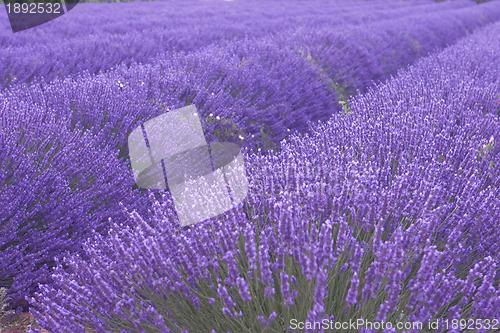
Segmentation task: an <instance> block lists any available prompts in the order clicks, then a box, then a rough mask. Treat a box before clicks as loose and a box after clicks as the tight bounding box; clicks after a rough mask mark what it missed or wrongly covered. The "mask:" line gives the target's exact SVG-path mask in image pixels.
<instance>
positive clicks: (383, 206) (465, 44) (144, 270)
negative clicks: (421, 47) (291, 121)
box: [32, 23, 500, 332]
mask: <svg viewBox="0 0 500 333" xmlns="http://www.w3.org/2000/svg"><path fill="white" fill-rule="evenodd" d="M499 36H500V24H498V23H497V24H495V25H492V26H489V27H487V28H485V29H483V30H481V31H480V32H477V33H475V34H474V35H472V36H470V37H468V38H466V39H464V40H463V41H460V42H458V43H457V44H456V45H454V46H451V47H449V48H447V49H446V50H444V51H443V52H441V53H439V54H435V55H432V56H430V57H427V58H425V59H423V60H421V61H419V62H418V63H417V64H416V65H415V66H413V67H411V68H410V69H408V70H406V71H402V72H400V73H399V74H398V76H397V77H396V78H394V79H392V80H390V81H389V82H387V83H386V84H381V85H379V86H376V87H373V88H371V89H369V90H368V91H367V92H366V93H365V94H363V95H359V96H357V97H354V98H352V99H351V100H349V102H348V103H347V104H345V105H344V108H345V109H344V111H345V112H343V113H338V114H334V115H333V116H332V117H331V119H329V120H328V121H327V122H324V123H322V122H320V123H318V124H316V125H314V126H313V128H312V130H311V133H309V134H305V135H292V136H291V137H290V138H289V139H288V140H285V141H283V142H282V143H281V149H280V151H279V152H277V153H270V154H266V155H261V154H257V155H255V154H253V153H250V152H249V153H248V154H247V156H246V162H247V172H248V176H249V181H250V190H249V196H248V198H247V201H246V203H245V204H244V205H241V206H238V207H236V208H235V209H234V210H232V211H230V212H228V213H226V214H225V215H224V216H220V217H218V218H216V219H212V220H210V221H207V222H205V223H202V224H196V225H193V226H190V227H188V228H180V227H179V223H178V221H176V217H175V213H174V210H173V205H172V202H171V200H170V198H169V197H168V195H165V196H164V197H163V198H161V199H159V200H156V199H155V198H151V201H152V202H154V204H153V205H154V208H153V211H154V214H153V215H152V216H151V217H144V218H143V217H141V214H140V213H138V212H135V211H133V210H132V209H129V210H128V213H127V215H128V217H127V219H126V220H123V221H116V223H115V224H114V226H113V227H112V229H111V231H110V233H109V234H108V236H107V237H104V236H102V235H96V236H95V237H94V238H93V239H92V240H89V241H88V242H87V243H86V244H85V251H84V252H83V254H82V255H73V256H67V257H66V258H65V259H64V261H63V263H64V264H65V265H66V267H65V268H64V266H63V265H62V264H61V265H59V266H58V267H57V268H56V270H55V273H54V275H53V280H54V284H52V285H43V286H41V292H40V293H38V294H37V295H36V297H35V298H34V299H32V302H33V304H34V305H35V308H34V309H33V310H32V313H33V314H34V315H35V317H36V318H37V321H38V323H40V324H41V325H42V327H45V328H47V329H50V330H52V331H53V332H85V331H88V330H91V331H96V332H171V331H173V332H181V331H184V332H185V331H190V332H206V331H208V332H210V331H211V330H212V332H227V331H231V332H242V331H250V332H255V331H283V330H284V331H286V330H287V328H289V327H290V325H291V323H292V319H297V320H298V321H304V320H309V321H310V322H318V321H321V320H323V319H328V320H334V321H336V322H345V321H348V320H349V319H353V320H356V319H359V318H364V319H365V320H367V321H382V320H384V321H386V322H392V323H394V324H395V323H396V322H417V321H419V322H422V323H423V324H424V325H425V324H427V323H428V322H430V321H431V320H436V319H441V320H444V319H448V320H449V322H451V320H453V319H455V320H458V319H479V318H482V319H494V318H496V317H497V316H498V309H499V308H500V288H499V279H500V269H499V267H500V266H499V263H500V257H499V253H500V249H499V246H500V245H499V242H498V239H499V237H500V234H499V231H498V221H499V220H500V186H499V185H500V177H499V176H500V173H499V169H498V167H499V165H500V145H499V144H498V134H499V133H500V119H499V117H500V71H499V68H498V66H496V65H495V64H496V62H497V59H499V58H500V47H499V45H500V37H499ZM424 327H425V326H424ZM465 330H466V329H465V328H463V327H460V326H456V327H455V328H453V327H451V326H450V328H449V329H445V328H444V327H443V326H441V329H440V330H439V331H440V332H444V331H448V332H461V331H465ZM310 331H321V329H317V328H316V329H310ZM359 331H361V332H375V331H377V330H375V329H368V328H360V329H359ZM385 331H387V332H394V331H395V330H391V329H387V330H385ZM405 331H407V332H416V331H419V329H416V328H415V329H407V330H405ZM423 331H426V329H425V328H424V329H423ZM477 331H478V332H487V331H491V329H487V328H485V327H483V328H482V329H479V330H477Z"/></svg>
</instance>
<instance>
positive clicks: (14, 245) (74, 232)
mask: <svg viewBox="0 0 500 333" xmlns="http://www.w3.org/2000/svg"><path fill="white" fill-rule="evenodd" d="M21 104H22V103H20V104H18V105H12V104H10V103H8V101H6V100H0V113H1V115H2V117H1V118H0V128H1V132H0V189H1V191H0V217H1V224H0V262H1V265H0V286H1V287H5V288H8V292H9V296H10V297H11V298H12V299H13V301H12V302H11V305H12V306H17V305H23V302H25V301H24V299H25V297H26V296H29V295H30V293H32V292H33V291H34V290H36V286H37V284H38V283H46V282H49V281H50V271H51V269H52V268H53V267H54V266H55V265H56V262H57V260H58V258H61V256H62V255H63V254H64V252H66V251H76V252H78V251H80V249H81V244H82V242H83V241H84V240H85V239H86V238H88V237H90V236H91V235H92V233H93V232H101V233H102V232H104V231H106V230H107V229H108V228H109V226H110V222H109V221H108V219H110V218H111V219H122V218H123V217H120V215H122V213H121V209H120V208H119V204H120V203H122V204H124V205H127V206H128V207H135V209H137V210H138V211H141V212H143V213H146V212H147V207H148V204H147V201H146V200H145V199H146V198H145V196H144V195H142V194H141V193H139V192H138V191H134V190H133V187H134V183H133V179H130V177H129V176H128V168H127V167H126V165H125V164H124V163H123V162H122V161H120V160H118V159H117V154H116V153H115V152H113V151H111V150H107V149H100V148H99V139H98V138H97V137H94V136H93V135H92V134H91V133H90V132H88V131H87V132H84V131H82V130H81V129H80V128H78V127H76V128H74V129H73V131H70V130H69V129H68V128H69V127H70V126H68V123H67V121H66V120H64V119H57V117H56V115H54V114H53V113H51V112H49V111H47V110H46V109H45V108H43V107H42V106H39V105H30V104H23V105H22V107H19V106H20V105H21ZM122 216H123V215H122Z"/></svg>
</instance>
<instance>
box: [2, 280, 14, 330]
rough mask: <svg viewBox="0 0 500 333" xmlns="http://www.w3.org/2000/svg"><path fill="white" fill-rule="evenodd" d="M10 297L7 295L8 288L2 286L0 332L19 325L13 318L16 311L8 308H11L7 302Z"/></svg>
mask: <svg viewBox="0 0 500 333" xmlns="http://www.w3.org/2000/svg"><path fill="white" fill-rule="evenodd" d="M9 299H10V298H9V297H7V289H5V288H0V332H3V330H5V329H7V328H9V327H14V326H16V325H17V322H16V321H12V320H11V318H12V316H13V315H14V311H13V310H7V309H8V308H9V304H8V303H7V302H8V300H9Z"/></svg>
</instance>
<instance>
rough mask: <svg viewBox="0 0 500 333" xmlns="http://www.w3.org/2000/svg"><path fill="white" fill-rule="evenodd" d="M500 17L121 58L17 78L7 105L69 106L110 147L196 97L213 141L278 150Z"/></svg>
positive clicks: (480, 10) (488, 14)
mask: <svg viewBox="0 0 500 333" xmlns="http://www.w3.org/2000/svg"><path fill="white" fill-rule="evenodd" d="M435 6H439V5H435ZM499 18H500V3H498V2H494V3H491V4H486V5H480V6H476V5H474V6H473V7H467V8H463V9H453V10H445V11H438V12H434V11H431V12H430V13H427V14H418V15H412V16H407V17H403V18H397V19H392V20H382V21H380V22H375V23H370V24H364V25H361V26H345V27H344V28H343V29H342V30H341V31H332V29H331V28H329V27H323V28H319V27H317V28H299V29H296V30H294V31H293V32H285V33H279V34H276V35H273V36H267V37H263V38H257V39H254V38H250V39H243V40H237V41H233V42H231V43H227V44H225V45H219V44H214V45H211V46H208V47H205V48H202V49H201V50H198V51H194V52H190V53H188V54H184V53H174V54H168V55H161V56H157V57H154V58H153V59H152V60H151V62H152V63H151V64H144V65H141V64H135V65H132V66H126V65H121V66H119V67H118V68H117V69H115V70H112V71H109V72H106V73H102V74H100V75H89V74H82V75H81V76H79V77H77V78H73V79H70V78H64V79H58V80H55V81H54V82H52V83H50V84H44V83H41V84H33V85H24V84H19V85H16V86H15V87H13V88H12V89H9V90H8V91H7V92H5V93H4V94H3V96H8V97H7V98H8V99H9V100H10V102H9V105H10V106H9V108H17V107H16V106H15V104H17V103H20V102H21V101H23V103H25V102H26V103H31V104H38V105H44V106H45V107H47V108H50V109H52V110H53V112H55V113H56V114H57V115H58V116H59V117H66V116H68V110H70V112H69V113H70V117H71V118H72V123H74V122H75V121H78V122H80V123H82V124H83V125H84V126H87V127H92V128H94V129H95V128H96V127H97V128H99V132H100V134H101V135H102V136H103V140H105V141H106V142H108V143H109V144H110V145H112V146H113V148H116V147H118V148H123V147H124V143H125V142H126V135H127V133H129V132H130V131H131V130H132V129H133V128H135V126H137V122H138V121H144V120H146V119H149V118H151V117H152V116H156V115H158V114H160V113H162V112H164V111H165V110H166V109H168V108H177V107H181V106H184V105H187V104H190V103H194V104H196V105H197V106H198V107H199V108H200V113H201V115H202V117H203V118H204V120H205V126H206V132H208V133H210V135H211V136H212V137H211V138H210V139H212V138H215V139H220V138H222V137H223V138H224V140H230V141H236V142H238V143H239V144H243V145H246V146H248V147H252V148H254V147H263V148H273V147H275V144H276V143H277V142H279V141H280V140H281V139H283V138H284V137H286V135H287V134H288V131H290V130H292V131H293V130H298V131H304V130H306V127H307V122H308V121H309V120H312V121H316V120H321V119H323V120H325V119H328V117H329V116H330V114H332V113H333V112H335V111H338V110H339V108H340V107H339V104H338V102H339V101H342V100H345V99H347V97H348V96H349V95H351V94H353V93H355V92H356V90H357V89H359V90H361V91H363V90H365V89H366V88H367V87H368V86H370V85H371V84H372V82H373V81H378V80H384V79H386V78H388V77H389V76H390V75H392V74H394V73H395V72H396V71H397V70H398V69H399V68H402V67H404V66H407V65H408V64H410V63H412V62H414V61H415V60H416V59H418V58H419V57H421V56H423V55H426V54H427V53H428V52H430V51H433V50H436V49H440V48H443V47H444V46H446V45H447V44H449V43H451V42H453V41H456V40H457V39H459V38H461V37H463V36H464V35H465V34H466V33H468V32H470V31H472V30H473V29H474V28H476V27H479V26H481V25H484V24H486V23H488V22H492V21H495V20H498V19H499ZM89 96H93V98H89ZM21 109H22V108H21ZM210 114H212V115H214V116H215V117H217V116H218V117H219V119H216V118H213V117H210ZM102 127H105V128H104V130H101V128H102ZM240 138H243V139H240Z"/></svg>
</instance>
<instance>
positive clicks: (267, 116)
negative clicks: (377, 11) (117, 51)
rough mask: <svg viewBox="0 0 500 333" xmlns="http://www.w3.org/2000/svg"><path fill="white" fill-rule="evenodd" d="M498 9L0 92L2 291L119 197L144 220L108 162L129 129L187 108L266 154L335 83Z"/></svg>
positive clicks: (427, 46) (320, 114)
mask: <svg viewBox="0 0 500 333" xmlns="http://www.w3.org/2000/svg"><path fill="white" fill-rule="evenodd" d="M499 9H500V6H499V5H498V3H496V4H494V3H492V4H491V5H481V6H477V7H473V9H469V10H468V11H462V10H453V11H444V12H442V13H440V14H439V15H436V14H434V13H431V14H428V15H424V16H422V17H411V16H410V17H406V18H403V19H396V20H386V21H383V22H379V23H373V24H371V25H366V26H361V27H351V28H349V29H348V30H346V31H345V32H344V33H345V35H344V34H343V33H331V32H328V31H320V32H318V31H314V30H313V31H311V30H307V29H302V30H298V31H296V32H294V33H287V34H278V35H276V36H269V37H266V38H259V39H246V40H241V41H235V42H232V43H229V44H227V45H226V46H224V47H219V46H210V47H207V48H204V49H203V50H199V51H197V52H193V53H190V54H188V55H186V56H183V55H182V54H176V55H171V57H166V56H162V57H159V58H158V61H157V64H155V65H134V66H132V67H130V68H129V67H127V66H121V67H119V68H118V69H116V70H113V71H110V72H106V73H103V74H100V75H90V74H84V75H82V76H79V77H76V78H66V79H57V80H55V81H54V82H51V83H47V84H45V83H41V84H30V85H28V84H19V85H16V86H13V87H11V88H10V89H8V90H7V91H5V92H4V93H2V94H1V96H0V97H1V98H0V110H1V119H0V121H1V122H0V125H1V128H2V133H1V134H0V135H1V136H0V140H1V143H2V144H1V146H0V149H1V153H0V156H2V159H1V160H0V162H1V168H0V185H1V189H2V191H1V192H0V202H1V203H2V204H1V205H0V216H2V217H5V218H4V219H3V221H4V223H3V224H2V230H1V235H2V236H1V237H2V238H1V240H0V261H1V262H2V266H1V267H0V283H1V285H2V286H6V287H9V294H10V295H11V296H13V297H14V299H15V303H16V304H18V303H19V302H20V301H21V300H22V299H23V298H24V297H25V296H26V295H27V294H29V293H31V292H33V291H34V290H36V285H37V283H40V282H46V281H48V277H49V272H50V270H51V267H53V266H54V263H55V260H56V258H57V257H59V256H60V255H61V253H62V252H64V251H68V250H69V251H78V249H79V248H80V244H81V242H82V241H83V240H84V239H86V238H87V237H88V236H89V235H90V234H91V232H92V231H93V230H95V231H96V232H100V233H103V232H105V230H107V228H108V227H109V223H108V222H107V219H108V218H109V217H113V218H115V219H120V218H119V217H120V214H122V212H121V209H120V207H119V203H120V202H121V203H123V204H125V205H126V206H127V207H129V209H137V210H138V211H140V212H141V213H142V214H147V211H148V207H149V205H148V203H147V202H146V200H145V199H144V195H143V194H142V193H141V192H140V191H138V190H137V189H135V188H134V185H133V179H132V177H131V175H130V172H129V170H128V168H127V166H126V165H125V164H124V163H123V161H121V160H119V159H120V158H123V157H125V156H127V151H126V145H125V143H126V135H127V133H129V132H130V130H131V129H133V128H135V127H136V126H138V124H139V123H141V122H143V121H145V120H147V119H150V118H151V117H153V116H155V115H158V114H160V113H162V112H165V111H166V110H168V109H169V108H170V109H173V108H177V107H180V106H184V105H186V104H190V103H194V104H196V105H197V106H198V107H199V109H200V114H201V115H202V118H203V122H204V127H205V133H207V134H208V136H209V138H208V139H209V140H210V139H224V140H225V141H228V140H229V141H231V140H233V141H235V142H237V143H239V144H242V145H247V146H249V147H259V146H265V147H275V145H276V143H277V142H278V141H279V140H280V139H281V138H283V137H285V135H286V133H288V130H290V129H292V130H304V127H305V125H304V124H305V122H306V121H307V120H318V119H326V118H328V117H329V116H330V115H331V114H332V113H333V112H334V111H335V110H337V109H338V105H337V101H338V100H339V99H340V98H339V97H338V94H339V93H342V91H341V89H340V88H339V87H340V83H339V82H335V81H334V79H338V80H339V81H340V82H342V84H344V85H345V87H347V88H346V89H348V90H349V89H351V88H352V89H353V88H354V87H358V88H364V87H363V86H364V85H367V84H368V81H369V76H372V77H375V78H379V79H381V78H383V77H387V76H388V75H389V73H390V72H391V71H395V70H396V68H399V66H403V65H405V64H406V63H408V62H411V61H414V60H415V59H417V57H418V56H420V55H421V54H424V53H425V52H427V51H428V50H431V49H433V48H435V47H440V46H443V45H444V44H445V43H446V42H448V41H451V40H454V39H458V38H459V37H460V36H462V35H463V34H464V33H465V32H466V31H467V30H468V29H472V27H474V26H477V25H479V24H482V23H484V22H486V21H488V20H493V19H494V18H495V17H496V15H498V14H499ZM488 15H489V16H488ZM372 30H373V31H372ZM401 31H403V33H400V32H401ZM354 38H356V40H354ZM353 41H354V42H353ZM358 43H359V44H358ZM321 45H323V46H324V47H321ZM325 45H326V47H325ZM418 45H420V46H418ZM419 47H420V51H419V50H418V48H419ZM392 52H396V54H392ZM330 57H331V58H330ZM338 59H342V63H337V60H338ZM385 72H387V73H385ZM365 73H369V76H364V75H365ZM384 75H385V76H384ZM351 79H352V81H349V80H351ZM359 86H361V87H359ZM82 133H84V134H82ZM241 138H243V139H241ZM117 149H119V150H118V151H117Z"/></svg>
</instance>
